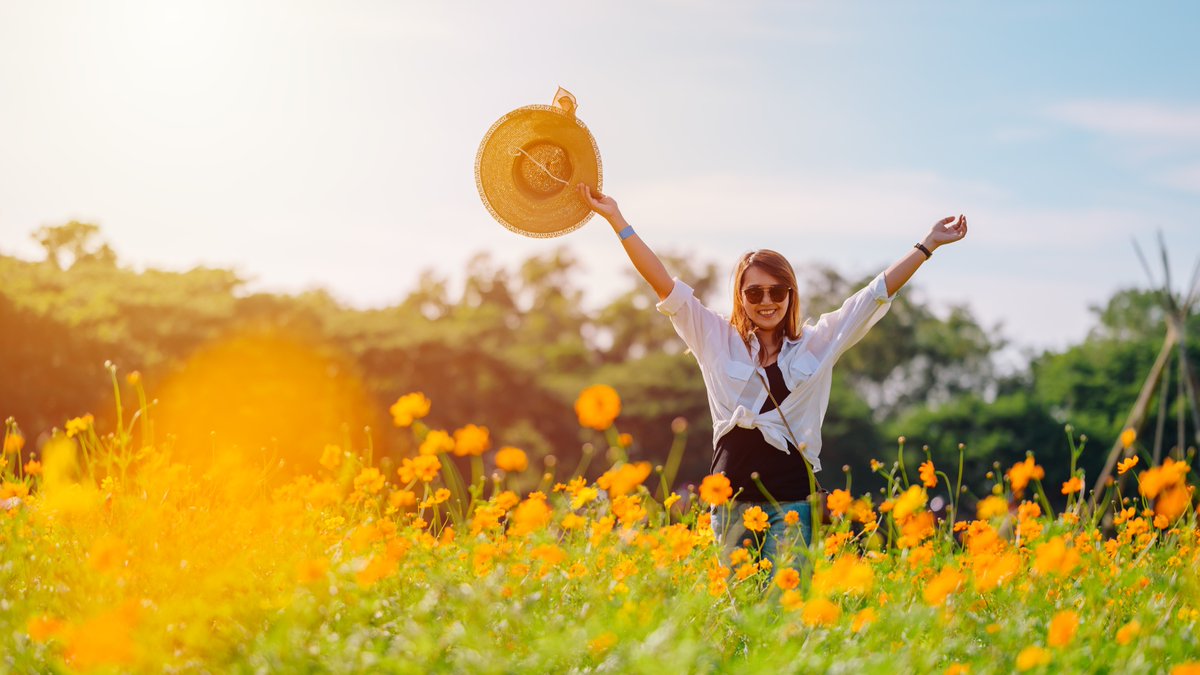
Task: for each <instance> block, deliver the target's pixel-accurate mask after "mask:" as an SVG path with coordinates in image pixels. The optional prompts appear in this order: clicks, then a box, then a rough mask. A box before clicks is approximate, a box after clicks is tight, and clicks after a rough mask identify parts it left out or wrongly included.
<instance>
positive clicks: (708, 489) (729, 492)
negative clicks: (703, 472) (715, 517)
mask: <svg viewBox="0 0 1200 675" xmlns="http://www.w3.org/2000/svg"><path fill="white" fill-rule="evenodd" d="M732 496H733V488H732V487H731V486H730V485H729V479H728V478H726V477H725V475H724V474H719V473H715V474H712V475H710V476H705V477H704V480H703V481H701V483H700V499H703V500H704V501H706V502H708V504H710V505H711V506H720V505H722V504H724V503H725V502H727V501H729V498H730V497H732Z"/></svg>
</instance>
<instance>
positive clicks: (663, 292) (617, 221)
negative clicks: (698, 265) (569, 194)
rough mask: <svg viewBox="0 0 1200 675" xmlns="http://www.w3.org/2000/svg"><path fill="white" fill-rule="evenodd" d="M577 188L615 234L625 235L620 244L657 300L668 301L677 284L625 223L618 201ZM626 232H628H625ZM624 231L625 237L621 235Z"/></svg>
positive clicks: (656, 257)
mask: <svg viewBox="0 0 1200 675" xmlns="http://www.w3.org/2000/svg"><path fill="white" fill-rule="evenodd" d="M576 189H577V190H578V191H579V196H580V198H581V199H583V201H584V203H585V204H587V205H588V206H589V207H591V209H592V210H593V211H595V212H596V213H599V214H600V215H601V216H604V219H605V220H607V221H608V224H609V225H612V229H613V231H614V232H616V233H617V234H620V235H622V239H621V243H622V244H624V245H625V253H626V254H628V255H629V260H630V261H631V262H633V266H634V268H636V269H637V271H638V274H641V275H642V278H643V279H645V280H646V283H648V284H650V287H651V288H653V289H654V292H655V293H657V294H658V299H659V300H665V299H666V297H667V296H668V295H670V294H671V288H672V287H674V286H675V282H674V281H673V280H672V279H671V275H670V273H668V272H667V268H666V267H664V266H663V264H662V261H661V260H659V259H658V256H657V255H655V254H654V251H652V250H650V247H649V246H647V245H646V242H644V241H642V238H641V237H639V236H637V235H636V234H633V227H632V226H630V224H629V223H628V222H626V220H625V216H622V215H621V209H619V208H617V200H615V199H613V198H612V197H610V196H608V195H602V194H600V193H598V192H593V191H592V188H591V187H590V186H588V185H585V184H583V183H580V184H579V185H578V186H577V187H576ZM626 229H628V232H625V231H626ZM623 232H624V234H622V233H623Z"/></svg>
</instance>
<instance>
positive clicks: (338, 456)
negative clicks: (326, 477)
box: [320, 444, 342, 471]
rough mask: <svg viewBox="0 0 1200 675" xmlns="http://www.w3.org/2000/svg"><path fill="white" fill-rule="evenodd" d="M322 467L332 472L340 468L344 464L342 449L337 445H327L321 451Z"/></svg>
mask: <svg viewBox="0 0 1200 675" xmlns="http://www.w3.org/2000/svg"><path fill="white" fill-rule="evenodd" d="M320 461H321V466H323V467H325V468H326V469H329V470H330V471H332V470H334V469H336V468H338V466H339V465H340V464H341V463H342V449H341V448H339V447H338V446H336V445H332V444H330V445H326V446H325V449H324V450H322V451H321V460H320Z"/></svg>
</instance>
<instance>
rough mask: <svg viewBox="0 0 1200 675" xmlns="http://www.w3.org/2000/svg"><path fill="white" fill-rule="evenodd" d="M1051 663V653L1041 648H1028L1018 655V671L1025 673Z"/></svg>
mask: <svg viewBox="0 0 1200 675" xmlns="http://www.w3.org/2000/svg"><path fill="white" fill-rule="evenodd" d="M1047 663H1050V652H1048V651H1046V650H1045V649H1042V648H1041V647H1037V646H1033V647H1026V648H1025V649H1022V650H1021V653H1020V654H1017V670H1019V671H1021V672H1025V671H1026V670H1032V669H1034V668H1037V667H1038V666H1044V665H1046V664H1047Z"/></svg>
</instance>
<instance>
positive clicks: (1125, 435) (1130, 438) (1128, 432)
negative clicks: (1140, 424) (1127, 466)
mask: <svg viewBox="0 0 1200 675" xmlns="http://www.w3.org/2000/svg"><path fill="white" fill-rule="evenodd" d="M1136 440H1137V431H1134V429H1133V427H1127V428H1126V429H1125V431H1122V432H1121V447H1123V448H1128V447H1129V446H1131V445H1133V442H1134V441H1136Z"/></svg>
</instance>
